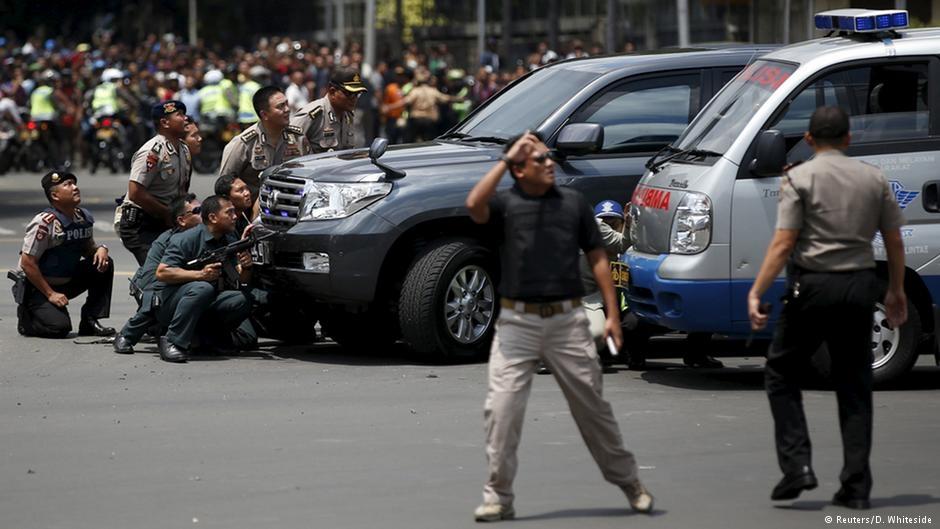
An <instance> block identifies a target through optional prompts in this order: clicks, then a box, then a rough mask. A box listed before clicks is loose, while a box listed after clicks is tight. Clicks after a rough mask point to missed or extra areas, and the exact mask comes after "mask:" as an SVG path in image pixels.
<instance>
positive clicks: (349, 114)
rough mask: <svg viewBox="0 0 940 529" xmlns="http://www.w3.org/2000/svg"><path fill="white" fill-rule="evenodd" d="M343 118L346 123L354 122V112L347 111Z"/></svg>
mask: <svg viewBox="0 0 940 529" xmlns="http://www.w3.org/2000/svg"><path fill="white" fill-rule="evenodd" d="M343 119H344V120H345V121H346V123H352V122H353V115H352V112H347V113H346V115H345V116H343Z"/></svg>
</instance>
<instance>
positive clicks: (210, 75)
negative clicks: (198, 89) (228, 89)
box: [202, 70, 224, 84]
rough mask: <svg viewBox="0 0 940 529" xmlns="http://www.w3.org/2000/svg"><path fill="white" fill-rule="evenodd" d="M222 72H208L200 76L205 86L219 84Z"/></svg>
mask: <svg viewBox="0 0 940 529" xmlns="http://www.w3.org/2000/svg"><path fill="white" fill-rule="evenodd" d="M223 77H224V76H223V75H222V72H221V71H219V70H209V71H208V72H206V75H203V76H202V81H203V82H204V83H206V84H219V83H221V82H222V79H223Z"/></svg>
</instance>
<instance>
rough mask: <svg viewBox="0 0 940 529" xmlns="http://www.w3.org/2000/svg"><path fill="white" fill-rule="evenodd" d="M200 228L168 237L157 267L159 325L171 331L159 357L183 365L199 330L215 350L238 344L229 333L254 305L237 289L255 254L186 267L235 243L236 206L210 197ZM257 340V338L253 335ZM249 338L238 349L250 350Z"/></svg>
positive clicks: (239, 325)
mask: <svg viewBox="0 0 940 529" xmlns="http://www.w3.org/2000/svg"><path fill="white" fill-rule="evenodd" d="M201 214H202V222H203V223H202V224H201V225H200V226H198V227H196V228H193V229H191V230H187V231H185V232H183V233H178V234H176V235H174V236H172V237H171V238H170V243H169V245H168V246H167V249H166V252H165V253H164V254H163V259H162V260H161V261H160V264H159V265H158V266H157V280H158V281H160V282H162V283H164V284H165V286H164V287H163V293H162V295H161V305H160V308H159V309H158V311H157V319H158V321H159V322H160V323H161V324H163V325H166V326H168V327H169V329H168V330H167V333H166V336H164V337H161V338H160V340H159V345H160V358H162V359H164V360H166V361H167V362H185V361H187V360H188V359H189V350H190V348H191V346H192V345H193V343H194V339H195V338H196V334H197V331H200V339H201V341H202V340H204V341H205V342H208V344H206V343H203V345H210V346H211V347H213V348H214V349H216V350H227V349H231V348H232V347H233V346H234V345H235V344H234V343H232V338H231V336H230V334H229V330H231V329H235V328H239V329H245V330H246V331H248V332H251V331H250V326H248V325H244V323H245V320H246V319H247V318H248V314H249V311H250V309H251V304H250V302H249V299H248V297H247V296H246V295H245V294H244V293H243V292H242V291H241V290H239V288H240V287H241V285H242V284H244V283H247V282H248V281H249V279H250V278H251V254H250V253H249V252H247V251H245V252H241V253H239V254H238V255H237V256H236V255H230V256H228V257H225V258H223V259H222V260H221V262H215V263H210V264H208V265H206V266H204V267H203V268H202V269H200V270H188V269H187V263H188V262H190V261H192V260H194V259H197V258H199V257H201V256H203V255H205V254H206V253H208V252H211V251H212V250H216V249H219V248H222V247H224V246H226V245H228V244H230V243H232V242H235V235H234V233H235V219H236V215H235V206H233V205H232V202H231V201H230V200H229V199H227V198H224V197H219V196H214V195H213V196H211V197H209V198H207V199H206V200H205V201H203V203H202V207H201ZM254 340H255V341H256V340H257V336H254ZM250 342H251V337H246V339H245V340H244V342H242V343H241V344H239V345H245V346H247V345H250Z"/></svg>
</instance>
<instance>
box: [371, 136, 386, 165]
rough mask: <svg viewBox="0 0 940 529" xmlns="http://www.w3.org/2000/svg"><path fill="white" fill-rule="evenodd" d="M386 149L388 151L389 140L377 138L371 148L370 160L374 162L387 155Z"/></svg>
mask: <svg viewBox="0 0 940 529" xmlns="http://www.w3.org/2000/svg"><path fill="white" fill-rule="evenodd" d="M385 149H388V140H387V139H385V138H376V139H374V140H372V145H370V146H369V159H370V160H372V161H373V162H374V161H376V160H378V159H379V158H381V157H382V155H383V154H385Z"/></svg>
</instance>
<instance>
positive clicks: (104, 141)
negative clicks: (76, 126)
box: [89, 116, 130, 174]
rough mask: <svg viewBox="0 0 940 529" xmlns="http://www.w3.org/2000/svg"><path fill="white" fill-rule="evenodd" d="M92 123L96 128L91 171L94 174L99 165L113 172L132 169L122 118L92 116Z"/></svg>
mask: <svg viewBox="0 0 940 529" xmlns="http://www.w3.org/2000/svg"><path fill="white" fill-rule="evenodd" d="M90 123H91V125H92V127H93V128H94V142H93V143H92V148H91V167H90V168H89V170H90V172H91V173H92V174H94V172H95V171H96V170H97V169H98V166H104V167H107V168H109V169H111V172H112V173H121V172H127V171H130V157H128V156H127V152H126V151H125V149H124V144H125V131H124V126H123V125H122V124H121V122H120V120H118V119H116V118H115V117H114V116H103V117H101V118H91V120H90Z"/></svg>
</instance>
